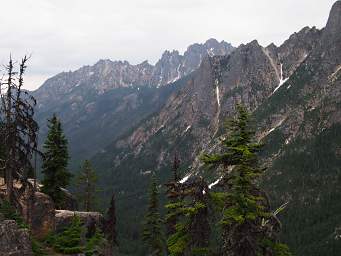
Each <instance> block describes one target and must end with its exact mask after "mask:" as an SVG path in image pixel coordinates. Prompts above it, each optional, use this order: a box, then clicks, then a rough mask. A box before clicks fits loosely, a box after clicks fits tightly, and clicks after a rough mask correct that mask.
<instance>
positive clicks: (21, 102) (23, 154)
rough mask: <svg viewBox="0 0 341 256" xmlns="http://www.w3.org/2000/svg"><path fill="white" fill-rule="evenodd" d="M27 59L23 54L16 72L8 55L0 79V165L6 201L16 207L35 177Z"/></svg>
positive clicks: (35, 127) (32, 103)
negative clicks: (0, 146) (26, 87)
mask: <svg viewBox="0 0 341 256" xmlns="http://www.w3.org/2000/svg"><path fill="white" fill-rule="evenodd" d="M27 61H28V57H27V56H25V57H24V58H23V59H22V60H21V62H20V64H19V72H15V71H14V63H13V60H12V58H10V60H9V64H8V65H7V66H6V67H5V68H6V71H7V74H6V75H7V79H6V80H1V81H0V91H1V103H0V118H1V123H0V124H1V129H0V132H1V134H0V137H1V138H2V139H1V142H2V143H3V145H4V150H3V151H4V152H3V154H2V158H3V159H0V165H1V167H0V168H1V169H3V170H4V180H5V184H6V196H7V200H8V201H10V202H11V203H13V204H14V205H15V206H17V207H18V206H19V203H18V200H19V198H20V196H21V195H22V193H23V192H24V191H25V190H26V188H27V186H32V184H31V183H30V182H29V181H28V178H29V176H32V177H33V178H35V170H34V168H33V166H32V159H33V156H34V155H35V153H36V152H37V133H38V124H37V123H36V122H35V120H34V119H33V116H34V107H35V105H36V100H35V99H34V97H32V96H31V95H30V94H29V93H28V92H27V91H24V90H23V88H22V87H23V84H24V79H23V76H24V73H25V70H26V67H27V66H26V63H27ZM14 180H16V181H18V182H20V185H21V187H20V189H17V190H14V189H13V188H14V184H13V181H14ZM34 190H35V188H33V189H32V191H34Z"/></svg>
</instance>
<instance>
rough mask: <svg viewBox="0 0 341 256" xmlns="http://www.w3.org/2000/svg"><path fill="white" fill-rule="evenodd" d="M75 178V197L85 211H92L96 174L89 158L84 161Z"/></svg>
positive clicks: (94, 200) (94, 202)
mask: <svg viewBox="0 0 341 256" xmlns="http://www.w3.org/2000/svg"><path fill="white" fill-rule="evenodd" d="M76 179H77V180H76V185H77V198H78V200H79V202H80V203H81V205H82V207H83V209H84V210H85V211H87V212H89V211H93V210H94V209H95V204H96V192H97V191H96V182H97V175H96V172H95V171H94V170H93V168H92V166H91V163H90V161H89V160H85V161H84V164H83V166H82V168H81V170H80V172H79V174H78V176H77V177H76Z"/></svg>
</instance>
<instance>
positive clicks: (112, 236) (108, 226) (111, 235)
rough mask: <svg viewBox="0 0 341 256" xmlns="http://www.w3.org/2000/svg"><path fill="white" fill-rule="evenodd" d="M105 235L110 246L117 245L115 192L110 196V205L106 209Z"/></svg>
mask: <svg viewBox="0 0 341 256" xmlns="http://www.w3.org/2000/svg"><path fill="white" fill-rule="evenodd" d="M105 235H106V237H107V239H108V241H109V242H110V244H111V245H112V246H117V245H118V242H117V234H116V206H115V194H113V195H112V197H111V202H110V207H109V209H108V213H107V218H106V221H105Z"/></svg>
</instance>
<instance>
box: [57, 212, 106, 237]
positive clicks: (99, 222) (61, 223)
mask: <svg viewBox="0 0 341 256" xmlns="http://www.w3.org/2000/svg"><path fill="white" fill-rule="evenodd" d="M75 216H77V217H79V218H80V220H81V222H82V223H84V225H85V226H87V224H88V223H90V219H91V220H93V221H94V222H95V225H96V227H98V228H100V229H103V225H104V217H103V215H102V214H100V213H98V212H77V211H68V210H56V211H55V220H56V232H60V231H62V230H64V229H65V227H67V226H68V225H70V224H71V222H72V219H73V218H74V217H75Z"/></svg>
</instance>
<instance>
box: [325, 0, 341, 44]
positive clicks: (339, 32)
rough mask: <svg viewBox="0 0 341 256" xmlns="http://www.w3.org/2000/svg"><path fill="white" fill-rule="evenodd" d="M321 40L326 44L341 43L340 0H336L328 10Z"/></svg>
mask: <svg viewBox="0 0 341 256" xmlns="http://www.w3.org/2000/svg"><path fill="white" fill-rule="evenodd" d="M323 40H324V43H326V44H332V43H334V42H338V43H341V1H340V0H339V1H336V2H335V3H334V5H333V7H332V9H331V11H330V14H329V18H328V22H327V25H326V27H325V29H324V34H323Z"/></svg>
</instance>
